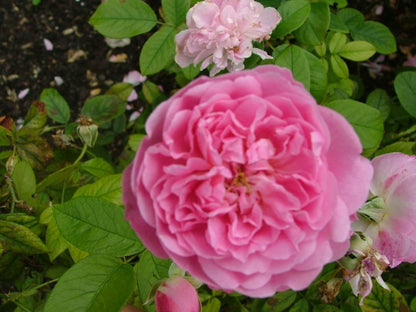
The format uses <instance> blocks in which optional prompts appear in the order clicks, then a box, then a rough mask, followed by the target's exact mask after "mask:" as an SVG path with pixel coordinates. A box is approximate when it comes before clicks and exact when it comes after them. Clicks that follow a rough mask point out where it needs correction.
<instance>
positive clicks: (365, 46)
mask: <svg viewBox="0 0 416 312" xmlns="http://www.w3.org/2000/svg"><path fill="white" fill-rule="evenodd" d="M375 53H376V48H375V47H374V46H373V45H372V44H371V43H368V42H366V41H352V42H348V43H347V44H346V45H344V46H343V47H342V48H341V49H340V50H339V52H338V54H339V55H341V56H342V57H343V58H346V59H348V60H351V61H354V62H362V61H365V60H368V59H369V58H370V57H372V56H373V55H374V54H375Z"/></svg>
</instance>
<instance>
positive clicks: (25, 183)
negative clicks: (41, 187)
mask: <svg viewBox="0 0 416 312" xmlns="http://www.w3.org/2000/svg"><path fill="white" fill-rule="evenodd" d="M12 180H13V182H14V186H15V188H16V192H17V195H18V197H19V199H22V200H24V201H26V202H29V201H30V200H31V199H32V195H33V194H35V192H36V177H35V173H34V172H33V169H32V167H31V166H30V164H29V163H28V162H27V161H24V160H21V161H18V162H17V164H16V165H15V167H14V170H13V173H12Z"/></svg>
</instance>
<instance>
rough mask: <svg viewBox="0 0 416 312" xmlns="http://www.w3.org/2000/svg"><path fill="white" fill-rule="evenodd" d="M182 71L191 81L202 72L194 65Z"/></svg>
mask: <svg viewBox="0 0 416 312" xmlns="http://www.w3.org/2000/svg"><path fill="white" fill-rule="evenodd" d="M181 70H182V73H183V75H184V76H185V78H186V79H188V80H189V81H191V80H192V79H194V78H195V77H196V76H198V74H199V73H200V72H201V71H200V70H199V68H198V67H196V66H194V65H193V64H191V65H189V66H188V67H184V68H181Z"/></svg>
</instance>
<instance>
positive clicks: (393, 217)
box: [354, 153, 416, 267]
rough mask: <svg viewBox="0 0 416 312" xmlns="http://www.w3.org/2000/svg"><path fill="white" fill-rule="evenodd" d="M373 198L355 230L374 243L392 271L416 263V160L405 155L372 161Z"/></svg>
mask: <svg viewBox="0 0 416 312" xmlns="http://www.w3.org/2000/svg"><path fill="white" fill-rule="evenodd" d="M372 164H373V167H374V178H373V180H372V182H371V187H370V191H371V196H376V197H375V198H373V199H372V200H371V201H370V202H369V203H367V204H366V205H365V206H364V207H363V208H362V209H361V210H360V214H363V215H365V216H367V217H369V218H370V219H371V221H368V220H365V219H362V220H360V221H359V222H356V223H355V224H354V229H355V230H357V231H362V232H363V233H364V234H365V235H367V236H369V237H370V238H371V239H372V240H373V248H374V249H376V250H378V251H379V252H380V253H381V254H383V255H385V256H386V257H387V258H388V259H389V261H390V266H391V267H396V266H397V265H399V264H400V263H402V262H411V263H413V262H416V189H415V185H416V157H415V156H409V155H405V154H402V153H390V154H385V155H381V156H378V157H376V158H374V159H373V161H372Z"/></svg>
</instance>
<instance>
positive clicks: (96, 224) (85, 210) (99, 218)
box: [53, 197, 143, 257]
mask: <svg viewBox="0 0 416 312" xmlns="http://www.w3.org/2000/svg"><path fill="white" fill-rule="evenodd" d="M53 212H54V216H55V220H56V223H57V225H58V228H59V231H60V232H61V234H62V236H63V237H64V238H65V239H66V240H67V241H69V242H70V243H71V244H73V245H74V246H75V247H77V248H79V249H81V250H84V251H87V252H89V253H91V254H106V255H114V256H119V257H122V256H127V255H132V254H135V253H138V252H139V251H141V250H142V249H143V247H142V245H141V242H140V241H139V240H138V238H137V236H136V234H135V233H134V231H133V230H132V229H131V228H130V226H129V224H128V223H127V221H126V220H125V219H124V211H123V209H122V208H120V207H119V206H117V205H115V204H113V203H111V202H109V201H106V200H104V199H101V198H96V197H76V198H73V199H71V200H70V201H67V202H65V203H63V204H62V205H58V206H55V207H54V209H53Z"/></svg>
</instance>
